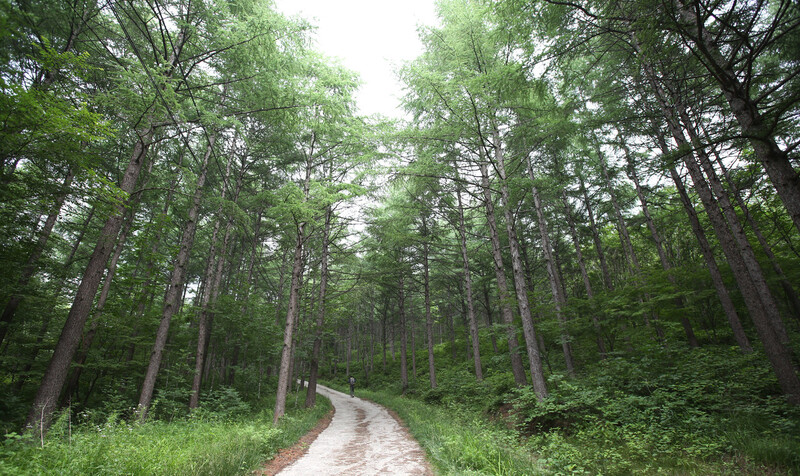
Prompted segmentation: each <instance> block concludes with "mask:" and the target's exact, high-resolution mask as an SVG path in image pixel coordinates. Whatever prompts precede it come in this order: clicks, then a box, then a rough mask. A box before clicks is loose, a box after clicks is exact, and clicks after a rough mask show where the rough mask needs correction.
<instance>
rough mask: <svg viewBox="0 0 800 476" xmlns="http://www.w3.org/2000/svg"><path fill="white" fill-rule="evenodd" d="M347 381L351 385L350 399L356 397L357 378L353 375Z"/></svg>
mask: <svg viewBox="0 0 800 476" xmlns="http://www.w3.org/2000/svg"><path fill="white" fill-rule="evenodd" d="M347 381H348V383H349V384H350V397H355V394H354V392H355V389H356V378H355V377H353V376H352V375H351V376H350V378H349V379H347Z"/></svg>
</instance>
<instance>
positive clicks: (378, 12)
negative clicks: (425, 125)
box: [274, 0, 436, 118]
mask: <svg viewBox="0 0 800 476" xmlns="http://www.w3.org/2000/svg"><path fill="white" fill-rule="evenodd" d="M274 1H275V5H276V7H277V10H278V11H280V12H282V13H284V14H285V15H288V16H294V15H299V16H301V17H303V18H306V19H308V20H309V21H310V22H311V24H313V25H314V26H316V27H317V30H316V35H315V36H316V39H317V47H318V48H319V50H320V51H322V52H323V53H324V54H325V55H327V56H332V57H336V58H339V59H340V60H341V61H342V64H344V66H345V67H347V68H348V69H351V70H353V71H356V72H357V73H358V74H359V76H360V77H361V81H362V86H361V89H360V90H359V92H358V94H357V95H356V100H357V102H358V107H359V112H360V113H361V114H366V115H369V114H376V113H378V114H383V115H385V116H388V117H394V118H400V117H402V115H403V114H402V112H401V111H400V109H399V107H398V104H399V100H400V97H401V96H402V87H401V85H400V82H399V81H397V79H396V74H395V70H396V69H397V68H398V67H399V66H400V65H401V64H402V63H403V61H407V60H412V59H414V58H416V57H417V56H418V55H419V54H420V53H421V52H422V45H421V43H420V42H419V39H418V37H417V25H433V24H435V23H436V12H435V7H434V0H327V1H325V0H274Z"/></svg>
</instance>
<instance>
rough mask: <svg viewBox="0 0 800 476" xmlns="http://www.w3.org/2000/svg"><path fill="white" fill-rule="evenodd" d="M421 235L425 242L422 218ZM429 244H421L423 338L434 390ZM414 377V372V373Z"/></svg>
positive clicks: (424, 222)
mask: <svg viewBox="0 0 800 476" xmlns="http://www.w3.org/2000/svg"><path fill="white" fill-rule="evenodd" d="M422 233H423V234H424V235H425V238H424V239H425V240H427V235H428V225H427V222H426V219H425V218H424V217H423V219H422ZM429 246H430V245H429V244H428V242H427V241H425V242H424V243H423V244H422V255H423V256H422V270H423V275H424V280H425V282H424V287H425V336H426V338H427V344H428V378H429V380H430V385H431V388H436V365H435V364H434V361H433V316H432V315H431V283H430V273H429V266H428V249H429ZM414 374H415V375H416V371H415V372H414Z"/></svg>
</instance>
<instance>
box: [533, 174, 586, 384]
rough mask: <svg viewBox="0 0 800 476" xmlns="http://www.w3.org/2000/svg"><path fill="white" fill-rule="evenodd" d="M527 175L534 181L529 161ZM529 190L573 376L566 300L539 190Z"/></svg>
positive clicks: (570, 373)
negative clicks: (565, 308)
mask: <svg viewBox="0 0 800 476" xmlns="http://www.w3.org/2000/svg"><path fill="white" fill-rule="evenodd" d="M528 173H529V174H530V177H531V181H534V180H535V177H534V175H533V167H532V166H531V164H530V161H528ZM531 190H532V192H533V206H534V207H535V208H536V217H537V218H538V221H539V236H540V237H541V239H542V252H543V253H544V259H545V264H546V266H547V279H548V281H550V292H551V293H552V295H553V305H554V306H555V310H556V318H557V319H558V324H559V327H560V330H561V349H562V350H563V351H564V361H565V362H566V366H567V373H568V374H569V375H574V374H575V364H574V362H573V359H572V345H571V344H570V337H569V332H568V331H567V318H566V316H565V315H564V311H563V308H564V306H565V305H566V299H565V298H564V294H562V290H561V282H560V279H559V275H558V269H557V268H556V263H555V260H554V259H553V248H552V247H551V245H550V233H549V231H548V230H547V220H546V219H545V217H544V210H543V208H542V200H541V199H540V198H539V190H538V189H537V188H536V186H535V185H531ZM526 294H527V292H526Z"/></svg>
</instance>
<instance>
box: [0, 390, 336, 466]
mask: <svg viewBox="0 0 800 476" xmlns="http://www.w3.org/2000/svg"><path fill="white" fill-rule="evenodd" d="M290 398H291V396H290ZM265 403H268V402H265ZM262 408H265V409H264V410H262V411H260V412H257V413H255V414H250V415H248V416H240V417H236V418H232V419H231V418H218V417H216V416H215V415H214V414H213V413H205V414H203V415H202V416H200V417H194V418H191V417H190V418H186V419H182V420H175V421H172V422H164V421H152V422H147V423H144V424H131V423H126V422H124V421H119V420H117V419H116V418H113V417H112V418H109V419H108V421H106V423H105V424H103V425H94V426H88V425H84V426H80V427H78V428H75V429H73V431H72V432H70V431H69V429H68V428H67V427H66V426H65V422H64V418H62V419H61V420H60V421H59V422H57V423H56V425H54V428H53V430H52V431H51V432H50V434H48V437H47V438H46V440H45V444H44V447H43V448H41V447H40V446H37V445H35V444H31V442H29V441H25V438H23V437H20V436H18V435H13V434H12V435H7V438H6V440H5V441H4V443H3V446H2V447H0V474H4V475H27V474H37V475H39V474H40V475H56V474H58V475H83V474H98V475H117V474H119V475H123V474H124V475H142V476H145V475H187V476H189V475H192V476H193V475H235V474H248V473H250V472H251V471H252V470H254V469H256V468H258V467H259V466H260V465H261V464H262V463H263V462H264V461H265V460H267V459H269V458H270V457H272V456H273V455H274V454H275V453H276V452H277V451H278V450H279V449H281V448H285V447H287V446H290V445H292V444H293V443H294V442H296V441H297V440H298V439H299V438H300V437H301V436H302V435H304V434H305V433H306V432H308V431H309V430H310V429H311V428H313V427H314V425H315V424H316V423H317V421H319V419H320V418H322V417H323V416H324V415H325V414H326V413H327V412H328V410H329V409H330V402H329V401H328V400H327V399H324V398H318V399H317V405H316V407H315V408H313V409H310V410H305V409H301V408H297V407H295V408H289V409H288V410H289V411H288V413H287V415H286V416H285V417H284V418H283V419H282V420H281V422H280V423H279V424H278V426H273V425H272V410H271V406H266V405H265V406H263V407H262ZM266 408H269V410H267V409H266Z"/></svg>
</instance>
